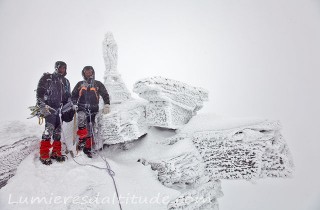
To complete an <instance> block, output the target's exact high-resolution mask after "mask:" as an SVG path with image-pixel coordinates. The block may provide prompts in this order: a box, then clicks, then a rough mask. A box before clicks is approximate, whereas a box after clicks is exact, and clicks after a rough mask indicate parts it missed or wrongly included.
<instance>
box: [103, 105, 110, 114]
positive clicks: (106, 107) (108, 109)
mask: <svg viewBox="0 0 320 210" xmlns="http://www.w3.org/2000/svg"><path fill="white" fill-rule="evenodd" d="M109 112H110V105H109V104H105V105H104V107H103V110H102V113H103V114H108V113H109Z"/></svg>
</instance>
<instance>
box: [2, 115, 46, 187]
mask: <svg viewBox="0 0 320 210" xmlns="http://www.w3.org/2000/svg"><path fill="white" fill-rule="evenodd" d="M0 126H1V127H0V136H1V137H2V139H1V143H0V188H1V187H3V186H4V185H5V184H6V183H7V181H8V180H9V179H10V178H11V177H12V176H14V175H15V173H16V170H17V167H18V166H19V164H20V163H21V161H22V160H23V159H25V158H26V157H27V156H28V155H29V154H30V153H31V152H32V151H33V150H35V149H36V148H38V147H39V145H38V144H39V141H40V137H41V132H42V130H41V127H40V126H38V125H36V124H35V125H34V126H30V125H28V124H26V123H23V122H18V121H14V122H5V123H4V122H2V123H1V124H0ZM37 132H38V133H37Z"/></svg>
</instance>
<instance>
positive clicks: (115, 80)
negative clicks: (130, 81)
mask: <svg viewBox="0 0 320 210" xmlns="http://www.w3.org/2000/svg"><path fill="white" fill-rule="evenodd" d="M103 58H104V62H105V67H106V69H105V73H104V85H105V86H106V88H107V90H108V93H109V96H110V102H111V103H121V102H123V101H126V100H128V99H130V98H131V94H130V91H129V90H128V88H127V87H126V85H125V83H124V82H123V81H122V78H121V75H120V74H119V72H118V71H117V64H118V46H117V43H116V42H115V40H114V38H113V35H112V33H111V32H109V33H106V34H105V38H104V41H103Z"/></svg>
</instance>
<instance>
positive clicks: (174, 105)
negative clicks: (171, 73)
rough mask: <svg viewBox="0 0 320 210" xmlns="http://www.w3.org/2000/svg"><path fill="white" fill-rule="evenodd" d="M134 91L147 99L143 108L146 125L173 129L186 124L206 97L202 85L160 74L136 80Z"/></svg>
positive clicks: (206, 93) (206, 94)
mask: <svg viewBox="0 0 320 210" xmlns="http://www.w3.org/2000/svg"><path fill="white" fill-rule="evenodd" d="M133 91H134V92H136V93H137V94H139V96H140V97H142V98H144V99H146V100H148V101H149V104H148V105H147V108H146V116H147V123H148V124H149V125H151V126H158V127H165V128H172V129H176V128H179V127H181V126H182V125H184V124H186V123H187V122H188V121H189V120H190V119H191V118H192V116H193V115H195V114H196V111H198V110H200V109H201V108H202V106H203V102H204V101H207V100H208V91H206V90H205V89H203V88H200V87H193V86H190V85H188V84H186V83H183V82H180V81H176V80H172V79H168V78H163V77H151V78H146V79H143V80H139V81H138V82H136V83H135V84H134V89H133Z"/></svg>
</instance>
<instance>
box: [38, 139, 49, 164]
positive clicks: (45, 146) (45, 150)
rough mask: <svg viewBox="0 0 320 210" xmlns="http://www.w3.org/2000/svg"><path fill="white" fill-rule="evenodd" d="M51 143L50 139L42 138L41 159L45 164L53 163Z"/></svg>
mask: <svg viewBox="0 0 320 210" xmlns="http://www.w3.org/2000/svg"><path fill="white" fill-rule="evenodd" d="M50 147H51V143H50V140H48V139H47V140H41V142H40V161H41V163H43V164H44V165H50V164H52V161H51V159H50V157H49V152H50Z"/></svg>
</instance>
